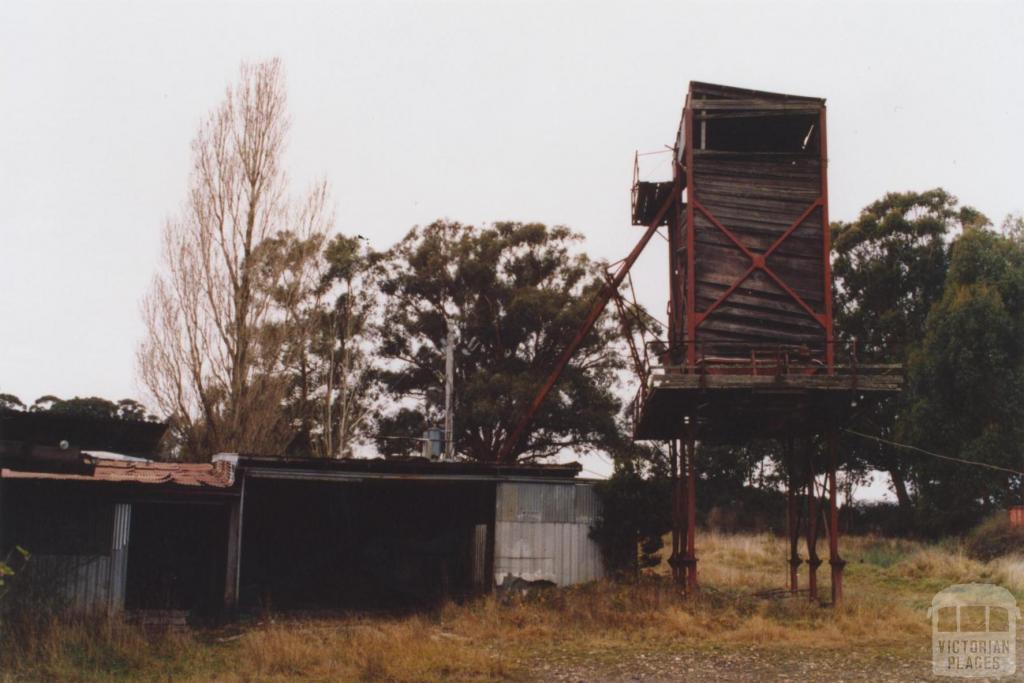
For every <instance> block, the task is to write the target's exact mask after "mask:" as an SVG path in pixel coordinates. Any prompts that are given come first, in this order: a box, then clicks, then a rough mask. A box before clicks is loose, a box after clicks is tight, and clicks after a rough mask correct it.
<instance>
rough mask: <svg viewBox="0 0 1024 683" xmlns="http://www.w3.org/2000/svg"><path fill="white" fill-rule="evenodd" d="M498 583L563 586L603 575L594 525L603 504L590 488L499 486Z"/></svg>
mask: <svg viewBox="0 0 1024 683" xmlns="http://www.w3.org/2000/svg"><path fill="white" fill-rule="evenodd" d="M495 505H496V510H495V512H496V516H495V541H494V579H495V581H496V582H497V583H498V584H499V585H500V584H501V583H502V582H503V581H504V580H505V577H506V576H507V575H509V574H511V575H512V576H513V577H518V578H521V579H525V580H527V581H539V580H545V581H551V582H553V583H555V584H557V585H559V586H567V585H570V584H574V583H582V582H585V581H593V580H595V579H599V578H601V577H602V576H604V566H603V563H602V561H601V553H600V550H599V549H598V546H597V544H596V543H595V542H594V541H592V540H591V539H590V526H591V524H593V522H594V519H595V518H596V517H597V515H598V512H599V502H598V499H597V496H596V495H595V494H594V490H593V486H592V485H591V484H589V483H578V482H571V483H566V482H551V483H540V482H538V483H533V482H529V483H526V482H501V483H499V484H498V486H497V496H496V502H495Z"/></svg>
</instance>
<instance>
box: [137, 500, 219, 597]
mask: <svg viewBox="0 0 1024 683" xmlns="http://www.w3.org/2000/svg"><path fill="white" fill-rule="evenodd" d="M132 507H133V510H132V524H131V535H130V541H129V547H130V548H131V550H130V552H129V553H128V579H127V586H126V589H125V607H126V608H127V609H128V610H185V611H188V612H190V614H191V615H192V616H199V617H204V616H210V615H213V614H215V613H216V612H217V611H219V610H220V609H221V607H222V605H223V601H224V580H225V569H224V568H225V561H226V553H227V533H228V508H227V506H226V505H224V504H223V503H205V504H204V503H197V502H195V501H190V502H189V503H187V504H183V503H170V502H168V503H164V502H154V503H135V504H134V505H133V506H132Z"/></svg>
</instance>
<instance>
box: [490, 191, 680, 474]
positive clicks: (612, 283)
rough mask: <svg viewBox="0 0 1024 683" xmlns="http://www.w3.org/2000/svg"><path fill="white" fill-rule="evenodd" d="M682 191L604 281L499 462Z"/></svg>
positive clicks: (509, 457)
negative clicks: (588, 310)
mask: <svg viewBox="0 0 1024 683" xmlns="http://www.w3.org/2000/svg"><path fill="white" fill-rule="evenodd" d="M681 191H682V190H681V189H680V187H679V183H678V181H677V182H676V183H675V184H674V185H673V187H672V192H671V194H669V196H668V197H666V198H665V201H664V202H662V205H661V208H660V209H658V213H656V214H655V215H654V220H652V221H651V223H650V225H648V226H647V230H646V231H645V232H644V235H643V237H641V238H640V241H639V242H637V244H636V246H635V247H633V251H631V252H629V256H627V257H626V258H625V259H623V261H622V262H621V263H620V264H619V267H618V269H617V270H616V271H615V274H614V275H613V276H612V277H611V278H609V279H608V281H607V282H605V284H604V286H602V287H601V290H600V291H599V292H598V294H597V297H596V298H595V299H594V303H593V305H592V306H591V307H590V313H588V314H587V317H586V318H585V319H584V320H583V323H582V324H581V325H580V327H579V329H577V330H576V335H575V336H574V337H573V338H572V341H570V342H569V344H568V345H567V346H566V347H565V348H564V349H562V353H561V355H559V356H558V360H557V361H556V362H555V366H554V367H553V368H552V369H551V372H550V373H549V374H548V376H547V379H545V380H544V384H542V385H541V386H540V389H538V390H537V393H536V394H535V395H534V397H533V400H532V401H530V404H529V405H528V406H527V407H526V409H525V410H524V411H523V412H522V414H521V415H520V416H519V420H518V421H517V422H516V425H515V427H514V428H513V430H512V433H511V434H510V435H509V437H508V438H507V439H505V442H504V443H503V444H502V445H501V450H499V451H498V462H509V461H511V460H513V459H514V458H515V456H514V451H515V449H516V447H517V446H518V445H519V441H520V440H521V439H522V438H523V436H524V435H525V434H526V430H527V429H529V427H530V423H531V422H532V421H533V418H534V417H535V416H536V415H537V411H538V410H539V409H540V406H541V404H543V403H544V399H546V398H547V396H548V394H549V393H551V390H552V389H553V388H554V387H555V384H557V383H558V379H559V378H560V377H561V376H562V373H563V372H564V371H565V368H566V366H567V365H569V361H570V360H572V357H573V354H575V353H576V351H577V349H579V347H580V344H582V343H583V340H584V338H586V336H587V334H588V333H589V332H590V330H592V329H593V328H594V324H595V323H597V320H598V318H600V317H601V314H602V313H603V312H604V309H605V307H606V306H607V305H608V302H609V301H611V299H612V296H614V295H615V292H616V291H618V289H619V285H621V284H622V281H623V280H624V279H625V278H626V275H627V274H628V273H629V269H630V268H632V267H633V264H634V263H636V260H637V258H639V256H640V253H641V252H642V251H643V250H644V247H646V246H647V243H648V242H650V241H651V238H652V237H654V233H656V232H657V231H658V226H659V225H660V224H661V221H662V219H663V218H664V217H665V214H666V213H668V210H669V209H670V208H672V205H673V204H674V203H675V202H676V200H677V199H678V197H679V194H680V192H681Z"/></svg>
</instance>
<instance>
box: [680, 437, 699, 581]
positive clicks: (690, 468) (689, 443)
mask: <svg viewBox="0 0 1024 683" xmlns="http://www.w3.org/2000/svg"><path fill="white" fill-rule="evenodd" d="M684 451H685V459H684V471H685V472H686V554H685V555H684V556H683V567H684V568H685V570H686V593H687V595H695V594H696V593H697V590H698V585H697V552H696V543H695V540H696V530H697V468H696V460H697V458H696V455H697V442H696V437H695V434H694V430H693V427H692V425H691V427H690V429H689V430H687V433H686V447H685V449H684Z"/></svg>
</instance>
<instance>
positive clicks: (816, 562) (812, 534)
mask: <svg viewBox="0 0 1024 683" xmlns="http://www.w3.org/2000/svg"><path fill="white" fill-rule="evenodd" d="M815 479H816V475H815V469H814V446H813V444H811V443H810V442H809V441H808V443H807V592H808V598H809V599H810V600H811V601H812V602H813V601H816V600H817V599H818V567H820V566H821V558H819V557H818V510H819V508H818V500H817V497H816V494H815Z"/></svg>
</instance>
